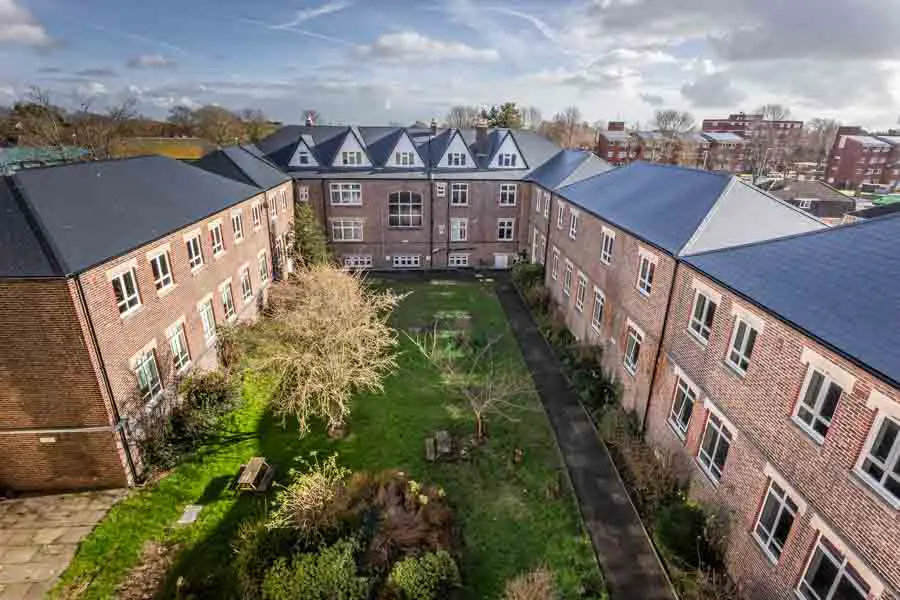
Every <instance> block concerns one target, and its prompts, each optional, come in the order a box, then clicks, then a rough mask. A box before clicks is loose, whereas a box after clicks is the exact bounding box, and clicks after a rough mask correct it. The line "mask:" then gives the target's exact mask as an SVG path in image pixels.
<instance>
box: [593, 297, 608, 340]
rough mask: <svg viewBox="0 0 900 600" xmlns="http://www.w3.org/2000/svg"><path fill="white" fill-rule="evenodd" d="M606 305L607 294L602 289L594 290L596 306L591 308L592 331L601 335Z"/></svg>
mask: <svg viewBox="0 0 900 600" xmlns="http://www.w3.org/2000/svg"><path fill="white" fill-rule="evenodd" d="M605 305H606V294H604V293H603V291H602V290H600V288H598V287H595V288H594V305H593V307H592V308H591V329H593V330H594V331H596V332H597V333H600V329H601V328H602V327H603V307H604V306H605ZM598 309H599V310H598Z"/></svg>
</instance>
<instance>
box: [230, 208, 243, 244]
mask: <svg viewBox="0 0 900 600" xmlns="http://www.w3.org/2000/svg"><path fill="white" fill-rule="evenodd" d="M231 234H232V236H233V237H234V243H235V244H240V243H241V242H243V241H244V212H243V211H242V210H240V209H237V210H235V211H233V212H232V213H231Z"/></svg>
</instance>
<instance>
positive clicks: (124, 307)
mask: <svg viewBox="0 0 900 600" xmlns="http://www.w3.org/2000/svg"><path fill="white" fill-rule="evenodd" d="M112 287H113V293H114V294H115V295H116V305H117V306H118V307H119V314H120V315H126V314H128V313H130V312H131V311H133V310H134V309H136V308H137V307H138V306H140V305H141V295H140V293H139V292H138V285H137V273H136V272H135V270H134V269H128V270H127V271H124V272H122V273H120V274H119V275H116V276H115V277H113V279H112Z"/></svg>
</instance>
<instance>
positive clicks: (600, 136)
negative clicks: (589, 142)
mask: <svg viewBox="0 0 900 600" xmlns="http://www.w3.org/2000/svg"><path fill="white" fill-rule="evenodd" d="M638 146H639V142H638V141H637V140H636V139H635V138H633V137H632V135H631V134H630V133H629V132H627V131H625V122H624V121H610V122H609V124H608V125H607V129H606V130H603V131H600V132H598V133H597V150H596V151H597V155H598V156H599V157H600V158H602V159H603V160H605V161H607V162H608V163H609V164H611V165H615V166H617V167H618V166H620V165H626V164H628V163H630V162H631V161H633V160H635V159H636V158H638V156H637V150H638Z"/></svg>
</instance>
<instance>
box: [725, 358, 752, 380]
mask: <svg viewBox="0 0 900 600" xmlns="http://www.w3.org/2000/svg"><path fill="white" fill-rule="evenodd" d="M722 365H723V366H724V367H725V368H726V370H727V371H728V372H729V373H731V374H732V375H734V376H735V377H737V378H738V379H740V380H741V381H743V380H744V378H745V377H747V371H741V370H740V368H738V366H737V365H734V364H732V363H730V362H728V361H727V360H723V361H722Z"/></svg>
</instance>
